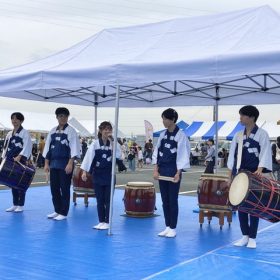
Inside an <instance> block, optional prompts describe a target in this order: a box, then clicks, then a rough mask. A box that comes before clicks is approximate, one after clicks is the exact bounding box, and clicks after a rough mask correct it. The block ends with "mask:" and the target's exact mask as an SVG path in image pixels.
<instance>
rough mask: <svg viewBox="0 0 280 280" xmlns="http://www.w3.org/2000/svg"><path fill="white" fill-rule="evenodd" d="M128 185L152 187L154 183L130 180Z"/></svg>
mask: <svg viewBox="0 0 280 280" xmlns="http://www.w3.org/2000/svg"><path fill="white" fill-rule="evenodd" d="M126 185H127V186H128V187H142V188H145V187H146V188H150V187H153V186H154V184H153V183H151V182H128V183H127V184H126Z"/></svg>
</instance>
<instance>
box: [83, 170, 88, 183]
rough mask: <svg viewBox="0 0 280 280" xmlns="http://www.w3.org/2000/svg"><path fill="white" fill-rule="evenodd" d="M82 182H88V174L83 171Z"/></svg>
mask: <svg viewBox="0 0 280 280" xmlns="http://www.w3.org/2000/svg"><path fill="white" fill-rule="evenodd" d="M82 180H83V181H84V182H86V181H87V173H86V171H83V173H82Z"/></svg>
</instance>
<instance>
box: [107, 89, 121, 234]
mask: <svg viewBox="0 0 280 280" xmlns="http://www.w3.org/2000/svg"><path fill="white" fill-rule="evenodd" d="M119 103H120V86H119V85H118V86H117V92H116V103H115V128H114V142H113V154H112V178H111V195H110V211H109V229H108V235H112V216H113V197H114V189H115V177H116V151H117V144H118V140H117V137H118V123H119Z"/></svg>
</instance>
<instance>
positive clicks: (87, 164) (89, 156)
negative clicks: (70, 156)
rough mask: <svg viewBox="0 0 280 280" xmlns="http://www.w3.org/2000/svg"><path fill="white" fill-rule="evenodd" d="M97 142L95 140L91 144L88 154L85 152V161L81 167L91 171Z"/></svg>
mask: <svg viewBox="0 0 280 280" xmlns="http://www.w3.org/2000/svg"><path fill="white" fill-rule="evenodd" d="M95 143H97V142H93V143H91V144H90V146H89V148H88V150H87V152H86V154H85V157H84V159H83V162H82V164H81V169H83V170H85V171H87V172H89V170H90V167H91V164H92V161H93V159H94V157H95V149H96V148H95Z"/></svg>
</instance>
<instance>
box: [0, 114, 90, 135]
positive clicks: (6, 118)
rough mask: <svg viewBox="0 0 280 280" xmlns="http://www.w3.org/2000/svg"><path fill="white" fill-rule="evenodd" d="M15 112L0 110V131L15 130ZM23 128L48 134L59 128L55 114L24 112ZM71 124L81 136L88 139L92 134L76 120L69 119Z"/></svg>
mask: <svg viewBox="0 0 280 280" xmlns="http://www.w3.org/2000/svg"><path fill="white" fill-rule="evenodd" d="M12 113H13V111H10V110H0V130H11V129H12V128H13V126H12V123H11V114H12ZM21 113H22V114H23V115H24V122H23V124H22V125H23V127H24V128H25V129H27V130H29V131H34V132H43V133H48V132H49V131H50V130H51V129H52V128H54V127H55V126H57V125H58V124H57V119H56V116H55V114H44V113H35V112H24V111H21ZM69 124H70V125H71V126H73V127H74V128H75V129H76V131H77V133H78V134H79V135H80V136H83V137H88V136H91V133H90V132H89V131H88V130H87V129H86V128H85V127H83V125H82V124H81V123H80V122H79V121H78V120H77V119H75V118H71V119H69Z"/></svg>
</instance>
